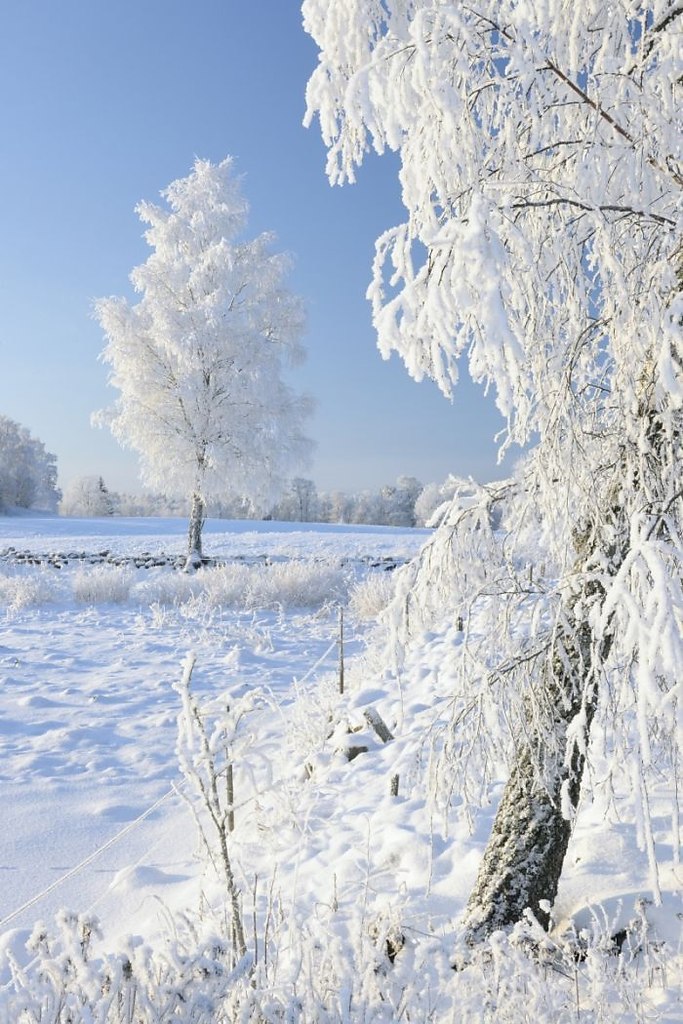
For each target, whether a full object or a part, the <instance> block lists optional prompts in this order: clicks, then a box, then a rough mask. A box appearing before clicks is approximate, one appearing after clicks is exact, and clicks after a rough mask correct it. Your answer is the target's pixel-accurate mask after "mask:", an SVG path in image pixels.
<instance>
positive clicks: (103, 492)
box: [59, 476, 117, 517]
mask: <svg viewBox="0 0 683 1024" xmlns="http://www.w3.org/2000/svg"><path fill="white" fill-rule="evenodd" d="M116 504H117V496H116V495H113V494H112V493H111V492H110V491H109V490H108V488H107V485H106V484H105V482H104V480H103V479H102V477H101V476H79V477H76V478H75V479H74V480H71V481H70V482H69V483H68V484H67V486H66V487H65V489H64V496H63V497H62V500H61V502H60V505H59V510H60V512H61V514H62V515H63V516H86V517H87V516H111V515H113V514H114V512H115V511H116Z"/></svg>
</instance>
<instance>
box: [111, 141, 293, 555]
mask: <svg viewBox="0 0 683 1024" xmlns="http://www.w3.org/2000/svg"><path fill="white" fill-rule="evenodd" d="M162 195H163V197H164V198H165V200H166V206H164V207H161V206H155V205H153V204H151V203H146V202H143V203H140V204H139V205H138V207H137V212H138V214H139V216H140V218H141V220H142V221H143V222H144V223H146V224H148V225H149V227H148V229H147V231H146V232H145V238H146V239H147V241H148V243H149V244H150V246H151V247H152V249H153V252H152V254H151V255H150V256H149V258H148V259H147V261H146V262H145V263H143V264H142V265H141V266H139V267H136V268H135V269H134V270H133V272H132V273H131V281H132V283H133V285H134V287H135V290H136V291H137V292H139V293H140V294H141V299H140V301H139V302H137V303H136V304H135V305H131V304H130V303H129V302H128V301H127V300H126V299H121V298H107V299H100V300H99V301H98V302H97V304H96V315H97V318H98V320H99V322H100V324H101V326H102V327H103V329H104V332H105V335H106V338H107V345H106V347H105V349H104V352H103V359H104V361H105V362H106V363H108V364H109V366H110V367H111V374H110V383H111V384H112V385H113V386H114V387H115V388H118V390H119V398H118V401H117V403H116V405H115V407H114V409H113V410H111V411H109V413H108V414H106V416H105V418H106V421H107V422H108V424H109V426H110V427H111V430H112V432H113V434H114V436H115V437H116V438H117V439H118V440H119V441H121V442H122V443H123V444H125V445H130V446H131V447H133V448H135V449H136V450H137V451H138V453H139V454H140V459H141V468H142V476H143V479H144V481H145V483H147V484H149V485H150V486H152V487H160V488H162V489H163V490H164V491H166V492H168V493H186V494H189V495H190V496H191V511H190V526H189V543H188V547H189V551H188V564H198V563H199V562H200V561H201V550H202V548H201V534H202V526H203V522H204V515H205V508H206V501H207V499H208V498H211V497H217V498H220V497H222V496H226V497H230V496H241V497H245V498H248V499H249V500H250V501H251V502H252V503H253V504H255V505H261V506H266V505H268V504H270V503H271V501H272V500H273V498H274V497H275V496H276V495H277V493H278V492H279V491H280V489H281V487H282V485H283V481H284V479H285V473H286V471H287V470H289V469H290V468H291V467H292V465H295V464H297V463H298V462H300V461H302V460H304V459H305V458H306V457H307V455H308V453H309V449H310V442H309V441H308V440H307V439H306V438H305V437H304V436H303V434H302V432H301V430H302V424H303V422H304V419H305V416H306V415H307V413H308V411H309V403H308V401H307V400H305V399H302V398H298V397H296V396H295V395H294V394H293V393H292V391H291V389H290V388H289V387H288V386H287V385H286V384H285V382H284V380H283V370H284V368H285V367H286V366H288V365H290V364H295V363H297V362H299V361H300V360H301V359H302V358H303V354H304V353H303V348H302V346H301V344H300V338H301V334H302V331H303V326H304V315H303V310H302V306H301V303H300V301H299V299H297V298H296V297H294V296H293V295H291V294H290V293H289V292H288V291H286V290H285V288H284V287H283V279H284V276H285V274H286V272H287V269H288V266H289V260H288V259H287V257H286V256H284V255H282V254H276V253H274V252H273V251H272V243H273V237H272V236H271V235H270V234H263V235H259V236H258V237H257V238H255V239H253V240H248V241H244V240H242V233H243V230H244V228H245V225H246V218H247V203H246V200H245V199H244V198H243V196H242V194H241V190H240V182H239V179H238V178H237V177H236V176H235V174H234V172H233V168H232V161H231V159H230V158H228V159H225V160H223V161H222V162H221V163H219V164H212V163H210V162H209V161H207V160H197V161H196V162H195V165H194V168H193V170H192V173H191V174H190V175H189V176H188V177H186V178H181V179H178V180H177V181H174V182H172V183H171V184H170V185H169V186H168V188H167V189H166V190H165V191H164V192H163V193H162Z"/></svg>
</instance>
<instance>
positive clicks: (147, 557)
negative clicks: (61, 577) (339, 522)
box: [0, 547, 406, 571]
mask: <svg viewBox="0 0 683 1024" xmlns="http://www.w3.org/2000/svg"><path fill="white" fill-rule="evenodd" d="M186 561H187V559H186V556H185V555H180V554H175V555H170V554H165V553H163V552H162V553H161V554H156V555H155V554H152V553H151V552H150V551H141V552H139V553H138V554H134V555H121V554H115V553H113V552H111V551H108V550H105V551H94V552H93V551H59V552H56V551H53V552H49V553H47V554H43V553H38V552H35V551H28V550H24V551H18V550H17V549H16V548H14V547H8V548H5V549H4V550H3V551H0V563H3V562H4V563H6V564H12V565H37V566H46V567H48V568H52V569H63V568H65V567H66V566H68V565H69V564H70V563H73V562H77V563H78V564H80V565H113V566H117V567H122V568H129V569H157V568H170V569H184V568H185V564H186ZM273 561H274V559H272V558H270V557H269V556H268V555H233V556H231V557H229V558H210V557H208V556H205V557H203V558H202V567H203V568H216V567H218V566H222V565H234V564H243V565H272V564H273ZM277 561H295V559H292V558H278V559H277ZM405 561H406V560H405V559H401V558H395V557H393V556H391V555H386V556H383V557H381V558H372V557H370V556H365V557H359V558H342V559H341V560H340V565H341V566H342V567H343V566H346V565H351V564H354V563H355V564H358V563H361V564H362V565H365V566H367V567H368V568H371V569H383V570H385V571H391V570H393V569H396V568H397V567H398V566H399V565H403V564H404V563H405Z"/></svg>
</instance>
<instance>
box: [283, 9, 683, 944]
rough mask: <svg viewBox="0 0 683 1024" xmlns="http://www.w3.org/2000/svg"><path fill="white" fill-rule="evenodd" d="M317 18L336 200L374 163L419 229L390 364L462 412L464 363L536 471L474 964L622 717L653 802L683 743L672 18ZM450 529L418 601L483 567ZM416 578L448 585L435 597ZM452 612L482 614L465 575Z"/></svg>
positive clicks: (392, 319)
mask: <svg viewBox="0 0 683 1024" xmlns="http://www.w3.org/2000/svg"><path fill="white" fill-rule="evenodd" d="M302 10H303V17H304V26H305V28H306V29H307V31H308V32H309V33H310V34H311V35H312V36H313V38H314V39H315V40H316V42H317V44H318V46H319V49H320V54H319V63H318V66H317V68H316V70H315V71H314V73H313V75H312V76H311V79H310V81H309V83H308V88H307V102H308V112H307V121H308V122H309V123H310V122H311V121H312V120H313V118H314V116H316V115H317V116H318V117H319V119H320V126H321V130H322V135H323V139H324V141H325V143H326V146H327V148H328V165H327V171H328V175H329V178H330V180H331V182H332V183H343V182H345V181H353V180H354V176H355V172H356V168H357V167H358V166H359V165H360V164H361V163H362V161H363V159H364V158H365V156H366V154H367V153H368V152H370V151H371V150H375V151H376V152H377V153H380V154H381V153H382V152H384V151H385V150H387V149H391V150H394V151H396V152H397V153H398V154H399V158H400V171H399V174H400V182H401V187H402V196H403V202H404V204H405V207H406V219H405V222H404V223H402V224H399V225H397V226H390V227H388V229H387V230H386V232H385V233H384V234H383V235H382V236H381V237H380V238H379V239H378V240H377V243H376V255H375V260H374V265H373V270H372V281H371V284H370V287H369V292H368V296H369V298H370V300H371V303H372V311H373V319H374V324H375V327H376V329H377V335H378V343H379V347H380V350H381V352H382V353H383V354H384V355H385V356H386V357H388V356H389V355H390V353H391V352H394V351H395V352H398V353H399V354H400V355H401V357H402V358H403V360H404V362H405V364H406V366H407V368H408V370H409V372H410V373H411V374H412V376H413V377H415V378H416V379H420V378H421V377H423V376H429V377H431V378H433V379H434V380H435V381H436V382H437V384H438V385H439V387H440V388H441V390H442V391H443V392H444V394H445V395H447V396H451V394H452V393H453V390H454V387H455V385H456V383H457V380H458V374H459V361H460V360H461V359H463V360H466V361H467V364H468V368H469V372H470V373H471V375H472V377H473V378H474V379H475V380H476V381H479V382H481V383H482V385H485V386H487V387H490V388H491V389H492V390H493V391H494V393H495V396H496V401H497V404H498V407H499V409H500V411H501V412H502V414H503V416H504V417H505V419H506V423H507V431H506V434H505V437H504V440H503V448H504V449H505V448H507V447H509V446H510V445H514V444H516V445H519V446H523V447H525V448H526V449H527V450H528V455H527V457H526V458H525V461H524V464H523V466H524V468H523V470H521V471H520V472H519V474H518V479H517V482H516V485H514V486H511V487H510V488H508V489H507V490H506V501H507V503H508V514H507V517H506V521H507V523H508V531H509V535H508V537H507V539H506V545H505V555H504V558H503V556H502V555H501V562H500V564H499V565H497V566H496V568H495V571H494V572H492V573H489V579H488V581H487V593H488V597H487V600H488V602H489V605H488V607H489V608H490V611H489V628H490V631H491V636H492V637H493V636H494V635H495V636H496V643H489V644H488V653H487V656H486V657H487V659H488V660H487V662H486V664H485V665H484V669H483V670H484V671H485V673H486V682H485V685H484V684H482V683H481V680H476V683H477V685H479V686H480V690H481V694H482V697H481V699H482V700H484V701H486V700H488V699H489V694H495V695H496V696H495V698H494V699H500V700H506V701H507V702H508V707H509V708H511V709H512V711H513V712H514V714H512V715H511V718H512V720H513V721H516V723H517V725H518V732H517V735H516V736H515V742H514V753H513V754H512V755H511V757H510V770H509V782H508V785H507V789H506V791H505V794H504V796H503V798H502V800H501V803H500V808H499V811H498V815H497V817H496V821H495V823H494V827H493V832H492V835H491V839H490V842H489V844H488V848H487V850H486V852H485V855H484V858H483V862H482V866H481V869H480V874H479V878H478V880H477V883H476V886H475V889H474V891H473V893H472V897H471V900H470V904H469V908H468V914H467V923H468V928H469V934H470V936H471V937H472V938H477V937H478V936H481V935H485V934H486V933H488V932H490V931H491V930H492V929H495V928H498V927H504V926H507V925H509V924H511V923H513V922H514V921H516V920H518V919H519V918H520V917H521V916H522V914H523V913H524V911H525V910H526V909H527V908H531V910H532V911H533V913H534V914H536V915H537V917H538V918H539V919H540V920H541V921H542V922H546V921H547V920H548V912H547V910H548V903H551V902H552V900H553V898H554V896H555V893H556V889H557V884H558V878H559V874H560V871H561V869H562V863H563V860H564V855H565V851H566V849H567V843H568V840H569V835H570V831H571V819H572V816H573V814H574V813H575V810H576V806H577V803H578V800H579V796H580V792H581V786H582V782H584V781H585V779H584V776H585V773H584V766H585V764H586V760H587V759H588V758H590V740H591V724H592V722H593V720H594V718H595V715H596V714H597V713H599V712H600V709H601V708H604V706H605V704H606V702H607V701H609V702H610V711H611V714H612V720H611V723H610V728H611V730H612V733H613V734H616V732H618V730H620V729H621V730H622V731H624V732H626V731H628V730H629V729H630V730H631V732H630V733H629V736H628V741H626V740H623V741H622V743H621V745H620V750H621V751H622V753H625V754H626V756H627V758H630V760H631V762H632V766H633V768H634V775H637V776H638V777H639V778H640V779H641V781H642V780H645V781H643V785H646V779H647V770H648V765H649V764H650V763H651V761H652V757H653V753H652V744H651V740H652V736H653V734H654V735H656V736H657V738H658V741H662V738H663V737H665V736H666V737H669V739H670V740H671V743H672V744H673V746H675V745H676V743H679V742H680V736H681V718H680V715H681V707H682V706H683V701H682V700H681V694H680V687H681V676H682V669H683V645H682V643H681V636H682V633H683V592H682V589H681V580H682V575H683V572H682V570H683V543H682V532H681V531H682V527H683V498H682V494H683V491H682V488H681V469H682V465H681V439H682V436H683V412H682V406H683V346H682V343H681V318H682V314H683V299H682V297H681V273H682V271H683V265H682V256H681V219H680V210H681V185H682V184H683V177H682V171H681V165H680V146H681V136H680V128H681V119H680V111H681V109H683V104H682V103H681V95H680V92H681V89H680V85H681V73H682V70H683V69H682V66H681V56H682V53H683V47H682V46H681V42H682V37H681V31H680V29H681V20H682V19H681V14H682V13H683V6H682V5H681V3H680V2H679V0H650V2H645V3H630V2H626V0H615V2H613V3H609V4H608V3H606V2H604V0H571V2H569V0H550V2H541V0H524V2H520V0H495V2H494V0H474V2H472V3H467V4H461V3H454V2H447V0H304V2H303V7H302ZM454 468H455V467H454ZM486 500H487V501H488V500H490V495H489V497H488V498H487V499H486ZM456 512H457V510H455V512H454V514H452V515H451V516H445V518H444V526H443V527H442V533H441V535H440V536H439V535H438V534H437V536H436V537H435V539H434V545H433V546H432V550H431V555H430V558H429V559H426V560H425V564H424V566H423V568H422V570H420V569H418V570H417V577H413V578H412V582H411V586H412V591H411V596H412V599H413V602H415V600H417V599H418V598H419V595H420V594H422V595H423V596H424V597H425V600H429V601H431V603H432V604H434V595H435V594H436V593H445V592H446V589H447V588H445V589H444V584H443V577H444V574H445V573H446V570H447V568H448V564H450V563H447V561H446V560H445V559H446V555H445V554H444V558H443V559H442V560H441V562H439V559H438V558H435V552H438V551H439V550H440V551H441V552H442V553H450V555H449V557H451V556H452V554H453V551H454V550H455V548H454V540H453V538H454V537H455V538H456V540H457V538H458V537H460V540H459V541H458V543H459V544H460V547H459V558H460V562H459V563H458V564H459V569H462V564H463V562H462V559H464V558H466V548H467V538H468V536H469V538H470V540H472V541H473V543H474V542H476V545H478V546H481V544H482V537H483V535H482V533H481V531H480V530H479V531H477V530H475V529H472V530H469V527H468V525H467V524H468V522H470V521H471V520H472V513H463V514H462V515H461V514H460V513H459V512H457V514H456ZM532 516H533V521H534V523H535V524H537V531H538V532H537V536H536V537H535V540H534V543H535V545H536V548H537V550H538V551H539V552H540V557H539V562H540V561H544V562H546V563H547V565H548V573H549V574H550V573H551V572H552V579H550V578H546V579H545V580H543V581H542V585H541V586H540V587H538V585H537V586H536V587H534V586H529V584H528V581H526V580H525V581H524V582H522V581H521V579H520V578H519V577H516V576H515V572H516V570H515V565H516V564H517V563H516V561H515V545H517V552H518V553H520V558H519V559H518V562H519V561H520V560H521V551H522V548H523V546H524V542H525V519H528V518H530V517H532ZM444 530H445V531H446V534H444V533H443V531H444ZM468 530H469V533H468ZM527 533H528V531H527ZM444 537H445V538H446V539H444ZM526 539H528V536H527V537H526ZM440 544H441V547H439V545H440ZM494 546H495V545H492V547H491V551H493V547H494ZM525 551H527V552H528V547H527V548H526V549H525ZM498 553H499V554H500V552H498ZM492 557H493V556H492ZM421 571H422V573H423V574H431V578H432V580H433V577H434V575H435V574H436V575H437V576H438V577H439V584H440V587H439V588H434V587H432V588H431V595H432V596H431V597H429V598H427V597H426V595H427V593H428V589H429V588H428V587H427V585H426V583H425V580H424V579H423V580H422V581H421V580H420V572H421ZM473 578H475V582H474V583H473V582H472V580H473ZM492 579H493V580H497V581H498V584H497V585H498V592H497V593H494V590H495V586H494V584H493V583H492ZM503 581H504V582H503ZM456 585H459V584H456V583H455V582H454V583H453V586H456ZM463 586H469V587H470V592H469V593H468V594H467V595H465V596H466V597H467V599H468V600H474V598H475V596H476V594H475V591H476V574H474V577H473V576H472V574H470V578H469V582H467V584H464V583H463ZM472 588H474V589H472ZM532 592H533V593H532ZM462 596H463V595H462V594H461V595H460V599H462ZM454 599H455V598H454ZM444 600H446V601H447V600H448V597H447V596H446V597H444ZM539 602H542V604H543V609H544V611H543V614H539V613H538V612H537V611H534V610H533V609H534V608H536V609H538V606H539ZM513 605H514V614H513V610H511V608H512V606H513ZM432 612H433V609H432ZM525 614H526V615H527V616H528V621H526V622H522V621H521V620H522V619H523V617H524V615H525ZM512 621H516V622H518V623H521V625H520V628H519V629H518V630H517V632H516V633H515V632H514V631H513V632H511V631H510V628H509V624H510V622H512ZM503 634H506V635H507V637H508V642H507V645H503V644H502V643H500V644H499V643H498V642H497V641H498V640H499V639H500V638H501V637H502V636H503ZM515 645H516V646H515ZM496 658H497V659H498V660H496ZM473 664H474V659H472V658H470V672H471V671H472V665H473ZM474 682H475V681H474V680H472V679H471V677H470V679H469V680H468V679H465V681H464V683H463V686H466V685H468V684H471V685H472V686H473V687H474ZM472 692H474V690H472ZM478 700H479V698H478V697H477V698H476V700H475V699H472V700H470V706H472V707H475V706H478V704H477V701H478ZM492 717H493V716H492ZM466 718H467V716H466V715H464V714H463V715H462V716H461V717H460V719H459V721H458V725H457V728H458V729H459V730H462V729H466V728H467V721H466ZM497 739H498V737H493V738H491V740H490V742H491V743H494V742H496V741H497ZM477 742H478V743H480V744H481V743H484V744H485V742H486V739H485V738H483V739H482V738H481V736H479V737H478V740H477ZM454 746H456V747H457V743H455V744H454ZM615 746H619V744H617V743H616V741H615ZM672 756H673V770H674V771H675V770H676V764H679V765H680V758H679V759H678V761H677V760H676V758H677V757H678V755H672ZM454 770H455V769H454ZM457 770H459V769H457ZM674 817H675V819H676V820H677V816H676V815H674ZM653 856H654V855H653ZM546 901H548V902H546Z"/></svg>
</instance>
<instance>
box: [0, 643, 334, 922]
mask: <svg viewBox="0 0 683 1024" xmlns="http://www.w3.org/2000/svg"><path fill="white" fill-rule="evenodd" d="M337 644H338V641H337V640H336V639H335V640H333V641H332V643H331V644H330V645H329V647H328V648H327V649H326V650H325V651H324V652H323V654H321V656H320V657H319V658H318V660H317V661H316V662H315V663H314V664H313V665H311V666H310V668H309V669H308V670H307V671H306V672H305V673H304V675H303V676H302V677H301V678H300V679H294V680H293V685H294V686H295V687H298V686H300V685H301V684H302V683H305V682H306V680H307V679H308V678H309V676H311V675H312V674H313V673H314V672H315V671H316V669H318V668H319V667H320V666H321V665H322V663H323V662H324V661H325V659H326V658H327V657H329V655H330V654H331V653H332V651H333V650H334V649H335V647H336V646H337ZM180 785H181V786H182V783H181V784H180ZM177 795H180V794H179V793H178V786H172V787H171V788H170V789H169V790H167V791H166V793H164V794H163V795H162V796H160V797H159V799H158V800H156V801H155V802H154V803H153V804H152V805H151V806H150V807H148V808H147V810H145V811H143V812H142V814H140V815H138V817H137V818H135V819H134V821H130V822H128V824H127V825H126V826H125V827H124V828H122V829H121V831H120V832H117V833H116V835H114V836H112V837H111V839H108V840H107V841H106V843H103V845H102V846H99V847H98V848H97V849H96V850H94V851H93V852H92V853H91V854H89V855H88V856H87V857H85V858H84V859H83V860H82V861H80V862H79V863H78V864H76V865H75V866H74V867H72V868H70V869H69V870H68V871H67V872H65V874H63V875H61V876H60V877H59V878H57V879H55V881H54V882H52V883H51V884H50V885H48V886H47V887H46V888H45V889H43V890H42V891H41V892H39V893H37V894H36V895H35V896H33V897H32V898H31V899H30V900H27V901H26V902H25V903H22V905H21V906H20V907H17V909H16V910H13V911H12V912H11V913H10V914H7V915H6V917H3V918H2V919H1V920H0V928H4V927H5V925H7V924H9V923H10V921H13V920H14V919H15V918H16V917H18V916H19V915H20V914H22V913H23V912H24V911H25V910H29V909H30V908H31V907H33V906H35V904H36V903H40V901H41V900H42V899H44V898H45V897H46V896H49V895H50V893H52V892H54V890H55V889H57V888H59V886H60V885H62V884H63V883H64V882H66V881H68V880H69V879H70V878H73V877H74V876H75V875H77V874H78V873H79V872H80V871H82V870H83V869H84V868H87V867H88V866H89V865H90V864H92V862H93V861H94V860H96V859H97V858H98V857H99V856H100V854H102V853H104V852H105V851H106V850H108V849H109V848H110V847H112V846H114V845H115V844H116V843H118V842H119V841H120V840H121V839H123V838H124V837H125V836H127V835H128V834H129V833H130V832H132V831H133V829H135V828H137V826H138V825H140V824H141V823H142V822H143V821H144V820H145V818H148V817H149V815H150V814H152V813H153V811H155V810H156V809H157V808H158V807H160V806H161V805H162V804H164V803H166V801H167V800H169V799H170V798H171V797H172V796H177ZM254 799H255V798H254V797H253V796H251V797H248V798H247V799H246V800H245V801H243V803H242V804H241V806H242V807H244V806H246V805H247V804H249V803H251V802H252V801H253V800H254ZM138 863H140V862H138ZM118 884H119V883H118V881H114V882H113V883H112V884H111V885H110V886H109V887H108V889H107V890H106V891H105V892H104V893H102V894H101V895H100V896H99V897H97V899H96V900H95V903H94V904H93V906H94V905H95V904H97V903H99V902H100V901H101V900H102V899H103V898H104V897H105V896H106V895H108V894H109V893H110V892H111V890H112V889H114V888H115V887H116V886H117V885H118Z"/></svg>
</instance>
